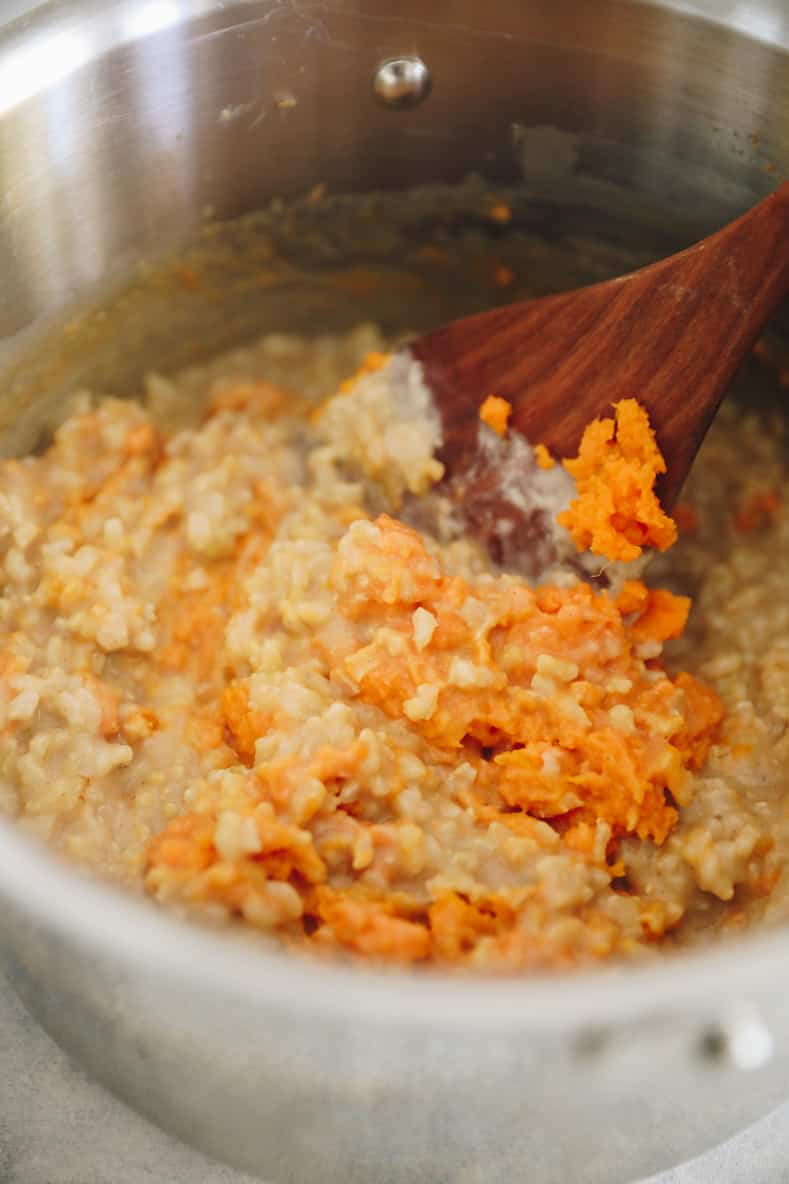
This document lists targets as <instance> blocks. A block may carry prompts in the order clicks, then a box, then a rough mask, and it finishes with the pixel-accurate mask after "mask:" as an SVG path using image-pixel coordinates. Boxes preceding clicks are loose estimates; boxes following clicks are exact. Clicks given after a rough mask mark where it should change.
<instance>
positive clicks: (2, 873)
mask: <svg viewBox="0 0 789 1184" xmlns="http://www.w3.org/2000/svg"><path fill="white" fill-rule="evenodd" d="M0 898H3V899H4V901H5V905H6V908H9V906H10V908H11V910H12V913H13V910H14V908H16V909H17V910H18V911H19V912H21V915H22V917H23V918H24V921H25V922H26V923H27V924H30V925H31V927H32V932H33V934H34V935H35V939H36V940H40V937H41V935H42V934H44V935H46V936H50V937H53V938H59V939H61V940H64V941H65V942H67V943H70V944H73V945H75V946H76V947H84V950H83V951H82V952H84V954H85V955H86V956H89V957H93V956H98V957H102V958H106V957H110V958H112V959H113V960H114V962H115V963H116V965H117V966H118V967H121V968H122V967H123V965H124V964H127V965H129V966H130V967H131V966H136V965H144V966H146V967H147V968H148V970H149V971H150V973H151V975H152V976H153V977H159V978H166V979H168V980H170V981H171V982H173V983H174V984H175V985H176V988H177V986H178V983H179V982H180V981H183V980H184V979H188V982H189V986H190V989H192V990H194V989H198V988H201V989H203V990H205V991H206V992H211V993H213V994H215V995H217V996H218V997H219V996H221V997H223V998H225V999H228V1000H232V998H233V997H236V998H243V999H244V1000H245V1001H246V1002H253V1003H255V1004H257V1005H258V1006H259V1005H266V1006H269V1007H271V1008H273V1009H276V1010H279V1011H285V1012H299V1013H301V1014H303V1015H304V1016H305V1017H306V1016H307V1015H311V1016H315V1017H318V1016H322V1017H326V1018H331V1019H333V1020H335V1021H343V1020H344V1021H346V1022H348V1021H357V1022H358V1021H359V1020H361V1019H364V1020H366V1021H368V1022H371V1023H378V1024H382V1025H386V1026H390V1027H400V1028H403V1029H409V1028H424V1027H428V1028H430V1029H431V1030H433V1031H436V1030H447V1029H449V1030H457V1029H463V1030H464V1031H466V1032H468V1033H475V1034H478V1033H480V1032H485V1033H491V1034H492V1033H495V1032H498V1033H504V1032H507V1033H510V1034H512V1035H513V1036H514V1035H516V1033H518V1032H539V1033H549V1032H554V1033H565V1032H573V1031H578V1030H582V1029H585V1028H590V1027H591V1028H596V1027H603V1026H615V1025H622V1024H626V1023H628V1022H631V1021H637V1020H639V1019H644V1018H648V1017H650V1016H651V1017H657V1016H663V1015H666V1014H676V1013H677V1012H685V1013H687V1012H698V1013H699V1015H700V1016H703V1017H705V1018H706V1019H708V1020H709V1019H713V1018H717V1014H713V1015H711V1014H710V1013H711V1012H713V1013H718V1012H720V1011H723V1012H724V1013H725V1011H726V1009H727V1007H730V1006H732V1005H737V1006H738V1005H740V1004H742V1003H743V1002H744V1001H745V1002H750V1001H751V1000H752V997H753V995H754V994H756V993H759V992H760V990H761V988H763V987H769V986H770V985H771V984H772V985H774V984H775V983H776V982H777V981H780V977H781V976H782V975H783V974H787V976H789V941H787V937H786V933H785V931H784V930H773V931H769V932H761V933H755V934H751V935H746V936H743V937H741V938H740V939H739V940H736V941H735V940H732V941H731V942H730V943H727V944H726V945H725V946H724V945H720V946H717V947H715V948H711V949H709V948H708V949H703V950H702V949H700V950H695V951H690V952H687V953H684V954H679V953H678V954H677V955H676V956H674V957H667V958H663V960H662V961H660V962H659V963H650V964H648V965H631V966H617V967H609V968H605V969H602V968H601V969H598V970H585V971H580V972H577V973H569V974H567V973H565V974H562V975H551V976H548V975H546V976H537V977H531V978H523V977H520V978H518V977H514V976H513V977H507V978H486V977H482V976H480V977H471V976H469V977H467V978H462V979H461V978H453V977H450V976H448V975H446V974H440V973H437V972H413V971H408V970H402V969H398V970H393V971H388V970H381V969H375V968H370V967H364V966H358V965H357V964H352V965H351V964H342V963H339V962H336V963H324V962H320V961H318V960H315V961H311V960H310V959H308V958H302V957H300V956H299V955H298V954H294V953H290V952H288V951H285V950H281V951H280V950H273V949H271V948H267V947H266V946H263V945H261V946H258V945H256V944H255V940H254V936H252V935H249V934H248V933H245V934H243V935H240V934H239V932H238V931H229V932H228V931H223V930H214V929H210V928H208V927H207V926H203V925H200V924H199V923H196V922H194V921H191V922H190V921H186V920H183V919H181V918H178V917H176V916H174V915H172V914H169V913H166V912H164V911H163V910H160V908H159V907H158V906H156V905H155V904H154V903H153V902H152V901H148V900H142V899H139V898H135V897H134V896H133V895H132V894H131V893H130V892H128V891H127V890H124V889H121V888H119V887H117V886H114V885H110V884H107V883H104V882H101V881H98V880H91V879H90V878H88V874H86V873H85V871H84V869H80V868H79V866H78V865H73V866H72V865H70V864H67V863H66V862H65V860H63V861H62V862H61V861H60V860H59V859H58V858H57V857H56V856H54V855H53V853H52V852H51V851H49V850H48V849H46V848H44V847H42V846H41V845H40V844H39V843H37V842H36V841H34V840H31V839H30V838H29V837H28V836H26V835H24V834H21V833H20V832H19V831H18V830H16V829H15V828H14V824H13V823H9V822H7V821H0ZM250 937H252V939H251V940H250ZM23 941H24V939H22V943H18V944H21V945H22V948H23ZM75 952H76V951H75ZM302 972H303V973H302Z"/></svg>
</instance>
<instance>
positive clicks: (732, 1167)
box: [0, 972, 789, 1184]
mask: <svg viewBox="0 0 789 1184" xmlns="http://www.w3.org/2000/svg"><path fill="white" fill-rule="evenodd" d="M747 1088H748V1078H747V1075H744V1076H743V1089H747ZM787 1094H788V1095H789V1083H787ZM699 1104H700V1105H703V1101H702V1099H700V1100H699ZM666 1140H667V1142H668V1143H669V1144H670V1142H671V1132H670V1131H667V1132H666ZM785 1181H789V1105H787V1106H784V1107H782V1108H781V1109H780V1110H778V1111H776V1113H774V1114H772V1115H771V1116H770V1117H769V1118H766V1119H765V1120H764V1121H762V1122H760V1123H758V1124H757V1125H756V1126H754V1127H751V1129H750V1130H749V1131H748V1132H747V1133H746V1134H745V1135H742V1136H740V1137H739V1138H737V1139H735V1140H733V1141H732V1142H730V1143H727V1144H726V1145H725V1146H723V1147H720V1148H718V1149H716V1150H715V1151H713V1152H711V1153H710V1154H708V1155H705V1156H703V1157H702V1158H701V1159H698V1160H695V1161H694V1162H693V1163H690V1164H686V1165H685V1166H684V1167H681V1168H677V1169H676V1170H675V1171H672V1172H668V1173H666V1174H664V1175H662V1176H659V1177H655V1178H653V1180H651V1181H650V1182H649V1184H784V1182H785ZM0 1184H254V1182H253V1179H252V1177H250V1176H245V1175H242V1174H241V1173H239V1172H234V1171H232V1170H231V1169H229V1168H225V1167H221V1166H219V1165H218V1164H215V1163H211V1162H210V1161H209V1160H207V1159H205V1158H204V1157H203V1156H201V1155H198V1154H196V1153H195V1152H193V1151H190V1150H189V1149H188V1148H187V1147H185V1146H184V1145H183V1144H181V1143H178V1142H176V1140H174V1139H171V1138H169V1137H168V1136H167V1135H164V1134H162V1132H161V1131H158V1130H157V1129H156V1128H155V1127H153V1126H151V1125H150V1123H148V1122H146V1121H145V1119H142V1118H140V1117H138V1116H137V1115H136V1114H133V1113H132V1112H131V1111H130V1110H128V1109H127V1108H126V1107H125V1106H124V1105H123V1104H122V1103H121V1102H119V1101H117V1100H116V1099H115V1098H114V1097H112V1096H111V1095H109V1094H108V1093H107V1092H106V1091H105V1090H103V1089H101V1088H100V1087H99V1086H97V1085H95V1084H94V1083H93V1082H92V1081H90V1080H88V1078H87V1077H86V1076H85V1075H84V1074H83V1073H82V1072H81V1071H80V1070H79V1069H78V1068H77V1067H76V1066H75V1065H74V1064H73V1063H72V1062H71V1061H70V1060H69V1059H68V1057H66V1055H65V1054H64V1053H62V1052H61V1051H60V1049H59V1048H58V1047H57V1046H56V1045H55V1044H53V1043H52V1041H51V1040H50V1039H49V1037H48V1036H46V1035H45V1034H44V1032H42V1031H41V1029H40V1028H39V1027H38V1025H37V1024H36V1023H35V1022H34V1021H33V1020H32V1019H31V1018H30V1017H29V1015H28V1014H27V1013H26V1011H25V1010H24V1008H23V1007H22V1005H21V1004H20V1003H19V1001H18V1000H17V998H16V996H15V995H14V993H13V992H12V990H11V988H10V987H9V986H8V984H7V982H6V981H5V979H4V978H3V975H2V973H1V972H0ZM288 1184H300V1182H299V1181H296V1180H294V1181H288ZM370 1184H384V1177H382V1178H381V1181H380V1182H379V1181H371V1182H370ZM425 1184H434V1181H429V1180H426V1181H425ZM512 1184H528V1180H527V1179H525V1178H524V1180H523V1181H513V1182H512ZM557 1184H583V1179H582V1178H579V1179H576V1180H561V1181H557Z"/></svg>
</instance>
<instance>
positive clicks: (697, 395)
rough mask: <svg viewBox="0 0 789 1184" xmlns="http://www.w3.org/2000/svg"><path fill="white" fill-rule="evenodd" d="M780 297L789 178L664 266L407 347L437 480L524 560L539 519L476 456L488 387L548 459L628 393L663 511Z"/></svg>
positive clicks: (463, 323)
mask: <svg viewBox="0 0 789 1184" xmlns="http://www.w3.org/2000/svg"><path fill="white" fill-rule="evenodd" d="M787 293H789V182H787V183H785V184H783V185H782V186H781V188H780V189H778V190H777V191H776V192H775V193H774V194H772V195H771V196H770V197H768V198H766V199H765V200H764V201H763V202H761V203H760V204H759V205H757V206H756V207H755V208H754V209H753V210H751V211H750V213H748V214H745V215H744V216H743V217H742V218H739V219H738V220H737V221H736V222H732V223H731V225H729V226H726V227H725V228H724V229H723V230H720V231H718V233H717V234H713V235H712V236H711V237H710V238H707V239H704V240H703V241H702V242H700V243H698V244H697V245H696V246H694V247H690V248H689V249H688V250H686V251H682V252H681V253H680V254H678V255H673V256H671V257H670V258H669V259H664V260H663V261H662V262H660V263H655V264H653V265H652V266H650V267H645V268H643V269H642V270H640V271H636V272H633V273H631V274H630V275H625V276H622V277H620V278H619V279H615V280H609V281H607V282H606V283H602V284H595V285H594V286H593V287H589V288H582V289H579V290H578V291H574V292H566V293H561V294H559V295H556V296H549V297H546V298H544V299H541V300H529V301H523V302H521V303H518V304H512V305H509V306H507V307H504V308H497V309H494V310H493V311H491V312H484V313H480V314H478V315H477V316H472V317H466V318H464V319H463V320H459V321H455V322H453V323H452V324H450V325H447V326H446V327H444V328H442V329H438V330H437V331H436V332H434V333H429V334H428V335H427V336H425V337H422V338H420V339H419V340H417V341H415V342H413V343H412V344H411V345H410V346H409V349H410V352H411V355H412V356H413V357H414V358H416V359H418V361H419V362H421V364H422V367H423V375H424V380H425V382H426V384H427V387H428V388H429V390H430V392H431V393H432V396H433V400H434V402H435V405H436V408H437V410H438V412H439V415H440V417H441V421H442V426H443V437H444V442H443V447H442V449H441V451H440V452H439V454H438V455H439V459H440V460H441V461H443V463H444V465H445V468H446V473H447V477H446V478H445V486H444V488H445V490H446V491H447V492H448V493H449V495H450V497H452V498H453V499H454V500H455V501H456V502H457V503H460V504H462V509H463V513H464V516H465V518H466V521H467V524H468V525H469V527H470V528H471V529H472V530H473V531H475V533H477V534H481V535H482V536H483V538H484V540H485V541H486V543H487V544H488V546H489V548H490V550H491V552H492V553H493V556H494V558H495V559H497V560H499V561H501V562H506V563H512V562H513V560H515V559H517V558H518V557H519V556H520V557H522V556H523V554H524V552H525V551H526V550H528V548H529V547H530V546H532V545H533V544H534V542H535V541H536V539H537V536H538V535H539V534H541V533H542V524H541V521H540V516H539V515H537V516H535V515H534V514H533V513H530V512H526V513H524V512H523V508H522V505H520V506H519V505H518V504H515V503H519V502H522V498H519V497H516V498H515V499H514V502H513V498H512V497H509V496H508V495H507V491H506V490H503V489H502V481H501V472H500V468H501V461H500V458H499V459H498V460H497V459H496V458H495V456H494V457H493V458H492V460H490V462H489V463H486V462H485V461H484V460H481V458H480V450H479V439H480V433H479V409H480V405H481V404H482V402H483V400H484V398H485V397H486V396H487V395H489V394H496V395H499V396H500V397H502V398H504V399H507V400H508V401H509V402H510V403H511V404H512V418H511V421H510V424H511V427H512V428H515V429H516V430H517V431H518V432H519V433H521V434H522V435H523V436H524V437H525V438H526V439H527V440H528V441H529V442H530V443H532V444H536V443H543V444H545V445H547V447H548V448H549V449H550V451H551V452H552V453H553V454H554V455H555V456H558V457H567V456H573V455H575V453H576V452H577V449H578V444H579V441H580V439H581V436H582V434H583V430H584V428H585V427H586V425H587V424H588V423H589V422H590V421H591V420H592V419H594V418H595V417H597V416H600V415H606V414H610V413H611V404H612V403H615V402H616V401H617V400H619V399H623V398H636V399H637V400H638V401H639V403H641V404H642V405H643V406H644V407H645V408H646V409H647V411H648V413H649V418H650V421H651V423H652V426H653V428H654V429H655V433H656V436H657V441H658V444H659V446H660V449H661V451H662V453H663V456H664V458H665V461H666V465H667V472H666V473H665V475H664V476H663V478H662V479H661V481H660V484H659V487H658V493H659V496H660V499H661V502H662V504H663V505H664V507H665V508H666V509H671V507H672V505H673V504H674V502H675V500H676V497H677V495H678V493H679V490H680V489H681V487H682V484H683V482H684V480H685V478H686V476H687V474H688V470H689V469H690V466H691V464H692V462H693V458H694V456H695V455H696V452H697V450H698V447H699V445H700V444H701V441H702V440H703V438H704V435H705V433H706V431H707V429H708V427H709V425H710V422H711V421H712V418H713V416H714V415H715V412H716V410H717V408H718V405H719V404H720V401H721V399H722V398H723V395H724V394H725V392H726V389H727V387H728V385H729V383H730V382H731V379H732V377H733V375H734V373H735V371H736V370H737V367H738V366H739V364H740V362H741V361H742V360H743V358H744V357H745V355H746V354H747V353H748V351H749V350H750V349H751V347H752V346H753V344H754V343H755V341H756V339H757V338H758V336H759V334H760V332H761V330H762V329H763V328H764V326H765V324H766V322H767V321H768V319H769V317H770V315H771V313H773V312H774V311H775V309H776V307H777V305H778V304H779V302H780V301H781V300H782V299H783V298H784V297H785V296H786V295H787ZM524 451H526V450H524ZM508 481H510V483H511V474H510V475H509V476H508ZM516 566H518V564H517V563H516ZM521 566H523V565H522V564H521ZM529 566H530V564H529V563H526V568H527V569H528V568H529Z"/></svg>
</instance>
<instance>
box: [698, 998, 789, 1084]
mask: <svg viewBox="0 0 789 1184" xmlns="http://www.w3.org/2000/svg"><path fill="white" fill-rule="evenodd" d="M700 1050H701V1054H702V1056H703V1057H704V1059H705V1060H708V1061H714V1062H718V1063H725V1064H728V1065H731V1066H733V1067H734V1068H735V1069H745V1070H749V1069H761V1068H762V1067H763V1066H764V1065H766V1064H767V1062H768V1061H769V1060H770V1058H771V1057H772V1055H773V1051H774V1046H773V1038H772V1036H771V1035H770V1031H769V1029H768V1027H767V1025H766V1024H765V1022H764V1020H763V1019H762V1018H761V1016H760V1015H758V1014H757V1013H756V1012H754V1011H752V1010H750V1009H742V1010H740V1011H738V1012H736V1013H735V1014H733V1015H731V1016H729V1017H728V1018H727V1019H725V1020H723V1021H722V1022H721V1023H720V1024H717V1025H716V1026H715V1027H711V1028H709V1029H708V1030H707V1031H706V1032H705V1033H704V1035H703V1036H702V1038H701V1046H700Z"/></svg>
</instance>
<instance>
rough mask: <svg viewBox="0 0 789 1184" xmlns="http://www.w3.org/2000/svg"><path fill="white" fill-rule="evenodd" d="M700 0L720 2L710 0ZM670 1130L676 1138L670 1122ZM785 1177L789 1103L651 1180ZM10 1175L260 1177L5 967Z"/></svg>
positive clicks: (145, 1182)
mask: <svg viewBox="0 0 789 1184" xmlns="http://www.w3.org/2000/svg"><path fill="white" fill-rule="evenodd" d="M106 2H107V3H108V4H111V3H112V0H106ZM787 3H789V0H787ZM32 7H35V3H34V2H32V3H31V0H0V24H2V23H3V22H5V21H7V20H11V19H13V18H14V17H16V16H18V15H19V14H20V13H23V12H24V11H26V10H28V9H30V8H32ZM699 7H700V8H706V10H707V11H714V4H713V3H710V2H709V0H703V3H700V4H699ZM728 7H729V0H722V3H721V8H722V9H728ZM747 1088H748V1081H747V1077H743V1089H747ZM787 1096H789V1081H788V1082H787ZM700 1105H703V1101H702V1100H701V1099H700ZM666 1139H667V1142H669V1143H670V1140H671V1133H670V1132H666ZM785 1181H789V1104H787V1106H784V1107H783V1108H782V1109H780V1110H778V1111H776V1113H774V1114H773V1115H771V1116H770V1117H769V1118H767V1119H765V1120H764V1121H763V1122H760V1123H759V1124H757V1125H756V1126H755V1127H752V1128H751V1129H750V1130H749V1131H748V1132H746V1134H744V1135H742V1136H740V1137H739V1138H737V1139H735V1140H733V1141H732V1142H730V1143H727V1144H726V1145H725V1146H724V1147H720V1148H718V1149H717V1150H715V1151H713V1152H711V1153H710V1154H709V1155H705V1156H703V1157H702V1158H701V1159H699V1160H695V1161H694V1162H693V1163H691V1164H687V1165H685V1166H684V1167H681V1168H678V1169H676V1170H675V1171H672V1172H669V1173H666V1174H664V1175H662V1176H659V1177H655V1178H653V1180H652V1181H650V1182H649V1184H784V1182H785ZM0 1184H254V1182H253V1181H252V1178H251V1177H249V1176H245V1175H242V1174H240V1173H238V1172H234V1171H232V1170H231V1169H229V1168H225V1167H221V1166H219V1165H218V1164H214V1163H211V1162H209V1161H208V1160H206V1159H205V1158H204V1157H203V1156H200V1155H197V1154H196V1153H195V1152H193V1151H190V1150H189V1149H188V1148H187V1147H184V1146H183V1144H181V1143H178V1142H176V1141H175V1140H173V1139H170V1138H168V1136H166V1135H164V1134H162V1133H161V1132H160V1131H158V1130H156V1129H155V1128H154V1127H153V1126H151V1125H150V1124H149V1123H148V1122H146V1121H145V1120H144V1119H142V1118H140V1117H138V1116H137V1115H136V1114H133V1113H132V1112H131V1111H130V1110H128V1109H127V1108H126V1107H125V1106H124V1105H123V1104H122V1103H120V1102H118V1101H117V1100H116V1099H115V1098H113V1097H111V1096H110V1095H109V1094H108V1093H106V1091H105V1090H103V1089H101V1088H100V1087H99V1086H97V1085H95V1084H94V1083H93V1082H91V1081H90V1080H88V1078H87V1077H86V1076H85V1075H84V1074H83V1073H82V1072H81V1071H80V1070H79V1069H78V1068H77V1067H76V1066H75V1065H73V1064H72V1063H71V1062H70V1061H69V1059H68V1058H67V1057H66V1056H65V1054H64V1053H62V1052H61V1051H60V1049H59V1048H57V1046H56V1045H54V1044H53V1043H52V1041H51V1040H50V1039H49V1038H48V1037H47V1036H46V1035H45V1033H44V1032H42V1031H41V1029H40V1028H39V1027H38V1025H37V1024H36V1023H35V1022H34V1021H33V1020H32V1019H31V1018H30V1017H29V1016H28V1015H27V1013H26V1012H25V1010H24V1008H23V1007H22V1006H21V1004H20V1003H19V1001H18V1000H17V999H16V997H15V995H14V994H13V992H12V990H11V988H10V987H9V986H8V984H7V983H6V981H5V979H4V977H3V975H2V970H1V969H0ZM291 1184H298V1181H293V1182H291ZM371 1184H373V1182H371ZM425 1184H432V1182H431V1181H426V1182H425ZM513 1184H520V1182H517V1181H513ZM522 1184H528V1182H527V1181H523V1182H522ZM557 1184H583V1182H582V1180H564V1181H561V1182H557Z"/></svg>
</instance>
